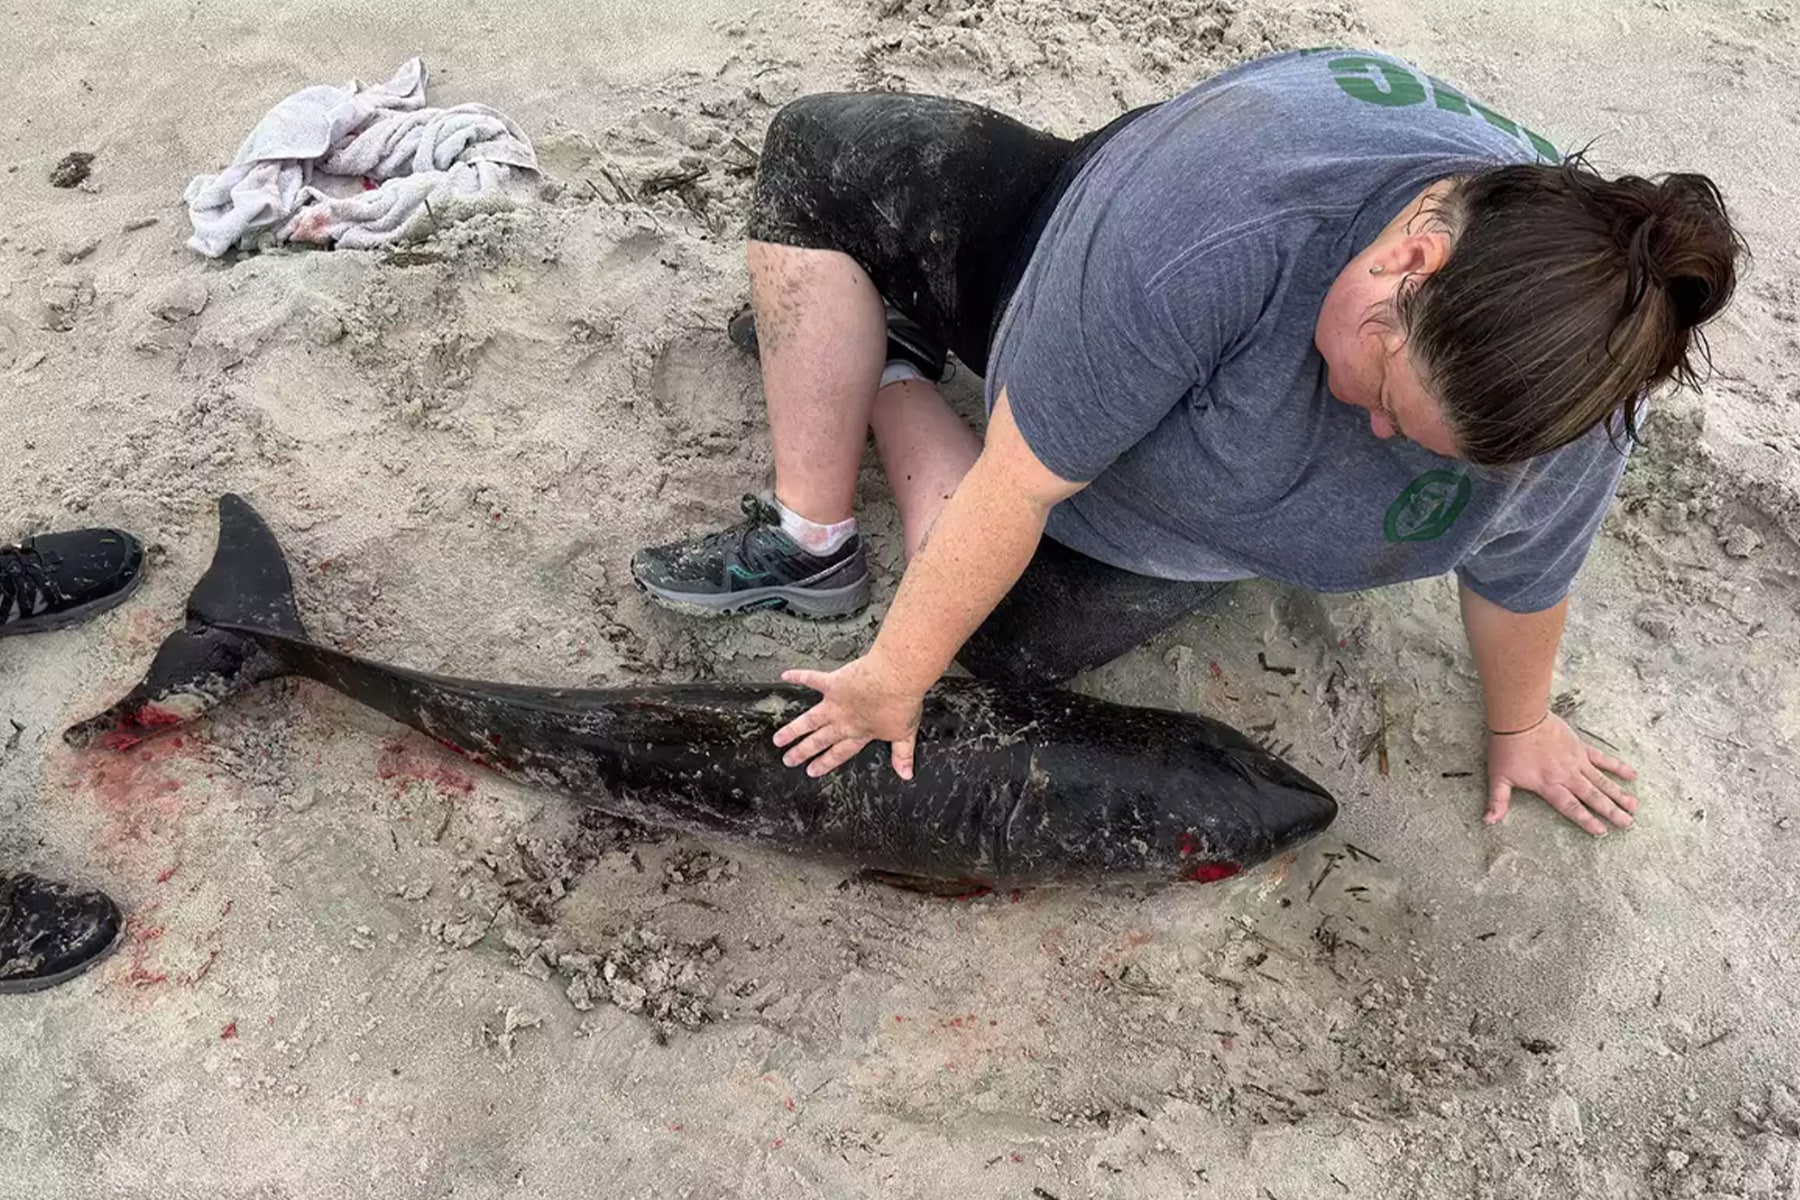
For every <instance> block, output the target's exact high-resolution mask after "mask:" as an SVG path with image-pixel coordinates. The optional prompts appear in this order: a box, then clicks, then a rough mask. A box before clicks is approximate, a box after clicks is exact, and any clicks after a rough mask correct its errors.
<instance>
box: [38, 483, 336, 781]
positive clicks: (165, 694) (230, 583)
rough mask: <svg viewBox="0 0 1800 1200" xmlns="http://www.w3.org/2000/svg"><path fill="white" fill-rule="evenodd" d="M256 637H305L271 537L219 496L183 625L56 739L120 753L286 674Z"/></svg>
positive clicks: (250, 512) (250, 514) (244, 508)
mask: <svg viewBox="0 0 1800 1200" xmlns="http://www.w3.org/2000/svg"><path fill="white" fill-rule="evenodd" d="M256 633H269V634H277V635H280V636H282V637H285V638H295V639H302V640H303V639H305V637H306V627H305V626H304V625H303V624H301V622H300V610H299V608H298V607H297V606H296V605H295V603H294V584H293V579H292V577H291V576H290V575H289V574H288V567H287V559H286V558H285V557H284V556H283V555H282V553H281V545H280V543H278V542H277V541H276V540H275V535H274V533H273V532H271V531H270V529H269V527H268V525H267V524H266V523H264V521H263V519H262V517H261V516H259V515H258V514H257V512H256V510H255V509H254V508H251V507H250V504H249V502H248V501H246V500H245V499H244V498H243V497H241V496H236V495H226V496H222V497H220V499H219V542H218V548H217V550H215V551H214V552H213V561H212V566H210V567H209V568H207V571H206V574H205V575H203V576H201V578H200V582H199V583H198V584H196V585H195V586H194V590H193V591H192V592H191V593H189V595H188V606H187V624H186V625H184V626H183V627H182V628H180V629H177V630H176V631H175V632H174V633H172V634H170V635H169V636H168V637H167V638H166V639H164V641H163V644H162V646H161V647H159V648H158V650H157V652H156V658H155V660H154V661H152V662H151V664H150V670H149V672H148V673H147V674H146V675H145V676H144V680H143V682H142V683H140V684H138V685H137V687H135V688H133V689H132V690H131V693H130V694H129V695H127V696H126V697H125V698H124V699H122V700H120V701H119V702H118V703H117V704H114V705H113V706H112V707H111V708H108V709H107V710H106V711H105V712H103V713H100V714H98V715H96V716H94V717H90V718H89V719H87V720H85V721H82V722H80V723H79V724H76V725H73V726H70V728H69V729H68V730H67V731H66V732H65V733H64V734H63V738H64V740H65V741H67V742H69V743H70V744H71V745H76V746H95V745H99V746H106V747H109V748H111V749H115V750H124V749H128V748H130V747H131V746H134V745H136V744H137V743H138V742H140V741H142V740H144V739H145V738H147V737H151V736H153V735H154V734H156V733H159V732H161V731H163V730H165V729H170V728H173V727H174V726H177V725H184V724H186V723H188V722H189V721H192V720H194V719H195V718H197V717H199V716H201V715H203V714H204V713H206V712H209V711H210V710H212V709H213V708H215V707H217V706H218V705H219V704H221V703H223V702H224V701H226V700H228V699H230V698H231V697H232V696H235V695H237V694H238V693H239V692H242V691H244V690H245V689H246V688H249V687H252V686H254V685H256V684H258V683H262V682H264V681H265V680H269V679H275V678H278V677H279V676H282V675H286V674H288V667H287V664H285V663H284V662H283V661H282V660H281V657H280V655H279V654H277V653H276V652H275V651H274V650H273V649H271V648H270V647H269V645H268V644H266V643H265V642H264V641H262V640H260V639H258V638H256V637H255V636H254V634H256Z"/></svg>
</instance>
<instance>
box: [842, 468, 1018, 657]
mask: <svg viewBox="0 0 1800 1200" xmlns="http://www.w3.org/2000/svg"><path fill="white" fill-rule="evenodd" d="M1049 511H1050V510H1049V505H1048V504H1046V503H1044V502H1043V500H1041V499H1038V498H1035V497H1033V496H1031V495H1029V494H1026V493H1025V492H1023V491H1021V489H1020V488H1019V487H1018V486H1017V485H1016V483H1015V481H1013V480H1012V479H1011V478H1010V477H1009V476H1008V475H1007V473H1006V472H1005V471H1004V470H1002V469H1001V468H1000V467H999V466H998V465H996V464H995V463H994V462H992V461H990V460H989V458H988V455H987V454H986V453H985V452H984V453H983V455H982V457H981V458H980V459H977V460H976V462H975V465H974V466H973V467H971V468H970V470H969V473H968V474H967V475H966V476H964V477H963V480H962V482H961V483H960V484H959V485H958V486H957V489H956V491H955V493H954V494H952V495H951V497H950V499H949V501H948V502H946V503H945V505H944V510H943V512H941V513H939V514H938V518H937V521H936V522H935V523H934V524H933V525H932V527H931V530H930V532H929V533H927V535H926V537H925V540H924V541H923V542H922V543H921V544H920V547H919V551H918V554H917V555H916V556H915V557H914V558H913V560H912V562H911V563H909V564H908V565H907V568H906V574H905V575H904V576H903V577H902V578H901V580H900V590H899V593H898V594H897V595H896V596H895V597H894V605H893V608H891V609H890V610H889V611H888V615H887V619H886V620H885V621H884V622H883V623H882V626H881V633H880V635H879V636H878V637H877V638H876V639H875V644H874V646H873V647H871V648H870V650H869V654H870V656H871V657H872V658H876V659H879V660H881V661H882V662H883V664H884V665H885V667H886V668H887V669H888V670H890V671H892V672H893V674H894V677H895V678H896V679H898V680H902V681H903V682H904V683H905V685H906V686H908V687H910V688H912V689H913V690H916V691H921V692H922V691H924V690H925V689H926V688H928V687H930V686H931V685H932V684H934V683H936V682H937V681H938V680H939V679H940V678H942V677H943V674H944V672H945V671H946V670H948V669H949V667H950V663H951V661H952V660H953V659H954V658H955V657H956V652H957V651H958V650H959V649H961V648H962V644H963V643H964V642H965V641H967V640H968V639H969V636H970V635H971V634H973V633H974V632H975V630H976V629H977V628H978V627H980V625H981V622H982V621H984V620H986V619H987V616H988V614H989V613H991V612H993V611H994V608H995V607H996V606H997V605H998V604H999V603H1000V600H1001V598H1002V597H1004V596H1005V595H1006V593H1007V591H1008V590H1010V589H1011V587H1012V585H1013V584H1014V583H1016V582H1017V581H1018V579H1019V576H1020V575H1022V574H1024V572H1025V567H1026V566H1027V564H1029V563H1030V562H1031V556H1032V554H1033V552H1034V551H1035V550H1036V549H1037V544H1038V541H1039V539H1040V538H1042V537H1043V534H1044V522H1045V521H1046V520H1047V519H1048V516H1049Z"/></svg>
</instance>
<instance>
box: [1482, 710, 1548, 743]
mask: <svg viewBox="0 0 1800 1200" xmlns="http://www.w3.org/2000/svg"><path fill="white" fill-rule="evenodd" d="M1549 719H1550V710H1549V709H1545V710H1544V715H1543V716H1541V717H1539V718H1538V719H1537V720H1535V721H1533V722H1532V723H1531V724H1529V725H1527V726H1525V727H1524V728H1523V729H1490V730H1488V736H1489V737H1517V736H1518V735H1519V734H1521V733H1530V732H1531V731H1532V730H1534V729H1536V728H1537V727H1538V726H1539V725H1542V724H1543V723H1544V722H1545V721H1548V720H1549Z"/></svg>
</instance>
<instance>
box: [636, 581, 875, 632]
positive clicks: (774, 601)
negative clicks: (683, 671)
mask: <svg viewBox="0 0 1800 1200" xmlns="http://www.w3.org/2000/svg"><path fill="white" fill-rule="evenodd" d="M632 578H634V579H636V578H637V577H636V576H635V575H634V576H633V577H632ZM637 585H638V587H640V588H642V589H643V590H644V593H645V594H646V595H648V596H649V597H650V598H651V599H653V600H656V601H657V602H659V603H661V604H665V605H667V606H668V607H670V608H673V609H676V610H677V611H679V612H683V613H687V614H689V615H691V616H698V617H731V616H740V615H743V614H746V613H753V612H781V613H788V614H790V615H792V616H796V617H803V618H805V619H806V620H809V621H834V620H841V619H842V618H844V617H854V616H856V615H857V614H858V613H860V612H862V611H863V610H864V609H865V608H867V607H869V591H870V580H869V577H868V576H867V575H864V576H863V577H862V578H861V579H859V580H857V581H856V582H855V583H852V584H848V585H846V586H844V587H838V588H818V587H793V586H788V587H760V588H744V589H742V590H740V591H735V592H678V591H674V590H672V589H669V588H663V587H655V586H652V585H651V584H648V583H645V582H644V581H643V580H642V579H638V580H637Z"/></svg>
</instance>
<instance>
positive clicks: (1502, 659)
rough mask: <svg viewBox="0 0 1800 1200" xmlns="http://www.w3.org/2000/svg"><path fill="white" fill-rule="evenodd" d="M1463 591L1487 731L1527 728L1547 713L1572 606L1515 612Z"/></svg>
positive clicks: (1565, 603)
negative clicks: (1558, 651) (1554, 675)
mask: <svg viewBox="0 0 1800 1200" xmlns="http://www.w3.org/2000/svg"><path fill="white" fill-rule="evenodd" d="M1461 591H1462V617H1463V628H1464V629H1465V630H1466V631H1467V633H1468V636H1469V649H1470V650H1471V651H1472V652H1473V653H1474V656H1475V669H1476V670H1477V671H1479V672H1480V673H1481V692H1482V699H1483V701H1484V702H1485V704H1486V706H1487V727H1488V729H1489V730H1492V731H1496V732H1508V731H1512V730H1518V729H1524V728H1527V727H1528V726H1530V725H1532V724H1533V723H1535V722H1537V721H1538V720H1540V719H1541V718H1542V717H1543V715H1544V714H1545V713H1546V712H1547V711H1548V710H1549V707H1550V681H1551V677H1552V674H1553V673H1554V671H1555V669H1556V651H1557V647H1558V646H1559V645H1561V643H1562V633H1563V622H1564V621H1565V619H1566V618H1567V616H1568V612H1569V602H1568V600H1567V598H1564V599H1563V600H1562V602H1561V603H1559V604H1557V605H1555V606H1554V607H1552V608H1546V609H1544V610H1543V611H1541V612H1534V613H1515V612H1508V611H1507V610H1506V609H1504V608H1501V607H1500V606H1499V605H1498V604H1495V603H1494V602H1493V601H1491V600H1486V599H1483V598H1482V597H1481V596H1478V595H1476V594H1475V593H1474V592H1472V591H1470V590H1469V589H1468V588H1467V587H1466V586H1464V587H1463V588H1462V589H1461Z"/></svg>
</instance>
